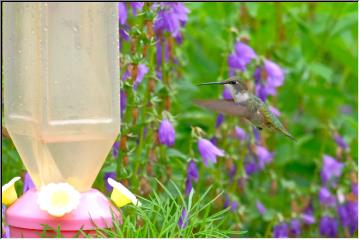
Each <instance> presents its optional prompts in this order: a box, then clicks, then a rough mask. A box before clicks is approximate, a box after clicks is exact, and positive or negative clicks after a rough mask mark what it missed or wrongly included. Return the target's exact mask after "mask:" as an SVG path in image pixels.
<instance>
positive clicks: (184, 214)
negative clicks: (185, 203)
mask: <svg viewBox="0 0 360 240" xmlns="http://www.w3.org/2000/svg"><path fill="white" fill-rule="evenodd" d="M187 221H188V219H187V212H186V209H185V208H183V210H182V211H181V216H180V218H179V221H178V226H179V228H185V227H186V226H187Z"/></svg>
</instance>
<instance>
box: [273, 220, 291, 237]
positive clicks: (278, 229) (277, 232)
mask: <svg viewBox="0 0 360 240" xmlns="http://www.w3.org/2000/svg"><path fill="white" fill-rule="evenodd" d="M273 237H274V238H287V237H288V226H287V224H286V223H280V224H278V225H276V226H275V227H274V229H273Z"/></svg>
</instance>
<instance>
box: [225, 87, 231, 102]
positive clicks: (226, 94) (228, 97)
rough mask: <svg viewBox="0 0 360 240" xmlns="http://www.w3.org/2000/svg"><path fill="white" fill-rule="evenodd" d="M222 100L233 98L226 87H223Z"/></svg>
mask: <svg viewBox="0 0 360 240" xmlns="http://www.w3.org/2000/svg"><path fill="white" fill-rule="evenodd" d="M223 98H224V99H225V100H232V99H233V97H232V96H231V93H230V90H229V89H228V88H227V87H224V91H223Z"/></svg>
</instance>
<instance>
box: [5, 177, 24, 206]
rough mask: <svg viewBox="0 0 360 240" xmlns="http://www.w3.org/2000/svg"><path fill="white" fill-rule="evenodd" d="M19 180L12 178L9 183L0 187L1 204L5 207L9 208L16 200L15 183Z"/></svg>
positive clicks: (18, 178)
mask: <svg viewBox="0 0 360 240" xmlns="http://www.w3.org/2000/svg"><path fill="white" fill-rule="evenodd" d="M20 179H21V178H20V177H14V178H13V179H11V181H10V182H8V183H7V184H5V185H4V186H2V187H1V202H2V204H4V205H5V206H10V205H11V204H13V203H14V202H15V201H16V199H17V198H18V196H17V193H16V190H15V183H16V182H17V181H19V180H20Z"/></svg>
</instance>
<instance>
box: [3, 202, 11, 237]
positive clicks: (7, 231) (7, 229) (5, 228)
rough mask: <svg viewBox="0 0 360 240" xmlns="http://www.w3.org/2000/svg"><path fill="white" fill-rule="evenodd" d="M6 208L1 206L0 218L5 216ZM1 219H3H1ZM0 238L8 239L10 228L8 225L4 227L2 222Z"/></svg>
mask: <svg viewBox="0 0 360 240" xmlns="http://www.w3.org/2000/svg"><path fill="white" fill-rule="evenodd" d="M5 211H6V206H5V205H1V216H5ZM2 219H3V218H2ZM1 227H2V231H1V237H2V238H10V227H9V225H5V224H4V222H3V221H1Z"/></svg>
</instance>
